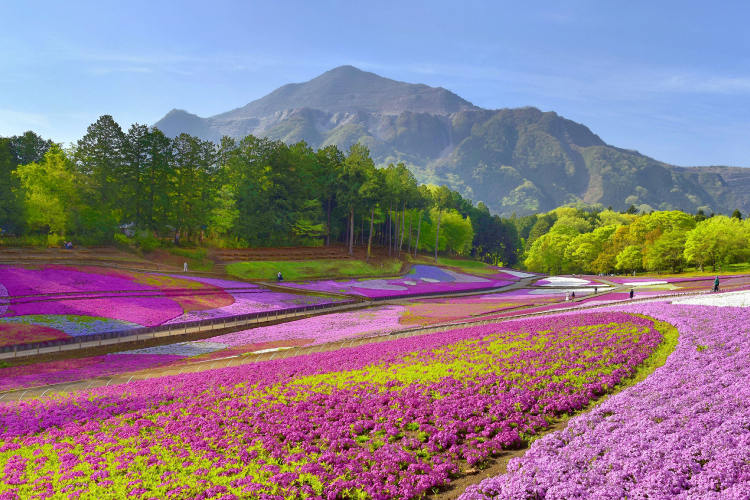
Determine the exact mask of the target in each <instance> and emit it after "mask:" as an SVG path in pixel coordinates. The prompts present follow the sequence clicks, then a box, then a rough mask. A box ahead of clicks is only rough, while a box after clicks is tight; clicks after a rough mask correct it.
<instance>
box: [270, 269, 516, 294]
mask: <svg viewBox="0 0 750 500" xmlns="http://www.w3.org/2000/svg"><path fill="white" fill-rule="evenodd" d="M514 281H515V278H513V277H507V276H506V277H505V279H495V278H482V277H478V276H472V275H469V274H463V273H457V272H455V271H451V270H448V269H441V268H439V267H435V266H425V265H416V266H414V267H412V270H411V272H410V273H409V274H407V275H406V276H403V277H401V278H391V279H371V280H360V281H358V280H348V281H333V280H327V281H315V282H310V283H283V285H284V286H291V287H294V288H300V289H303V290H311V291H318V292H328V293H347V294H355V295H363V296H365V297H371V298H376V297H392V296H395V295H414V294H420V293H432V292H459V291H471V290H475V289H482V288H494V287H502V286H507V285H510V284H512V283H513V282H514Z"/></svg>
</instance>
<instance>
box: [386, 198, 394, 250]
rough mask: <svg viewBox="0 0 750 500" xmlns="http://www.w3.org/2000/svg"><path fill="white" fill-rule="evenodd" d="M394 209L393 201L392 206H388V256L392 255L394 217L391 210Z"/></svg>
mask: <svg viewBox="0 0 750 500" xmlns="http://www.w3.org/2000/svg"><path fill="white" fill-rule="evenodd" d="M392 210H393V202H391V205H390V207H388V224H387V226H388V227H387V230H388V257H390V256H391V222H392V220H393V217H392V216H391V215H392V214H391V211H392Z"/></svg>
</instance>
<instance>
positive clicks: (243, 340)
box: [197, 306, 406, 347]
mask: <svg viewBox="0 0 750 500" xmlns="http://www.w3.org/2000/svg"><path fill="white" fill-rule="evenodd" d="M404 311H405V308H404V307H402V306H385V307H378V308H375V309H366V310H363V311H351V312H343V313H333V314H326V315H323V316H315V317H312V318H306V319H301V320H297V321H292V322H289V323H282V324H280V325H271V326H262V327H259V328H252V329H250V330H244V331H241V332H235V333H228V334H226V335H219V336H217V337H212V338H210V339H205V340H199V341H197V342H215V343H221V344H226V345H228V346H230V347H237V346H241V345H246V344H257V343H261V342H275V341H282V340H291V339H295V338H304V339H314V341H313V342H311V344H324V343H326V342H337V341H340V340H344V339H347V338H353V337H364V336H371V335H377V334H382V333H387V332H391V331H396V330H401V329H403V328H406V327H405V326H404V325H401V324H399V318H400V317H401V315H402V314H403V313H404Z"/></svg>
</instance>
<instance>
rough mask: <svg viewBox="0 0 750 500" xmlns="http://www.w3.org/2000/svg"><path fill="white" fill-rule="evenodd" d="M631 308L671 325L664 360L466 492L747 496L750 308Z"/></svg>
mask: <svg viewBox="0 0 750 500" xmlns="http://www.w3.org/2000/svg"><path fill="white" fill-rule="evenodd" d="M736 305H739V304H736ZM627 310H628V311H635V312H640V313H643V314H648V315H650V316H653V317H655V318H658V319H661V320H663V321H668V322H670V323H672V324H674V325H675V326H676V327H677V329H678V331H679V332H680V337H679V342H678V346H677V349H676V351H675V352H674V353H673V354H672V355H671V356H670V357H669V358H668V360H667V362H666V364H665V365H664V366H663V367H661V368H659V369H657V370H656V371H655V372H654V373H653V374H651V375H650V376H649V377H648V378H647V379H646V380H644V381H643V382H640V383H638V384H637V385H635V386H634V387H632V388H630V389H627V390H626V391H623V392H622V393H620V394H618V395H616V396H614V397H612V398H610V399H609V400H607V401H606V402H604V403H603V404H602V405H601V406H599V407H597V408H596V409H595V410H594V411H592V412H590V413H587V414H584V415H581V416H579V417H576V418H574V419H572V420H571V421H570V423H569V424H568V427H567V428H566V429H565V430H564V431H560V432H556V433H554V434H550V435H548V436H546V437H544V438H542V439H540V440H538V441H536V442H535V443H534V444H533V445H532V446H531V449H530V450H529V451H528V452H527V453H526V454H525V455H524V456H523V457H522V458H517V459H513V460H511V462H510V463H509V465H508V474H506V475H503V476H499V477H495V478H491V479H487V480H485V481H483V482H482V483H480V484H479V485H477V486H473V487H469V489H467V492H466V493H465V494H464V495H463V496H462V497H461V498H462V499H463V500H480V499H489V498H492V499H540V500H542V499H545V500H553V499H563V498H566V499H567V498H612V499H615V498H665V499H666V498H670V499H687V498H730V499H746V498H750V465H748V464H750V431H749V430H748V423H749V422H750V413H748V409H747V402H748V401H750V338H748V335H747V325H748V323H750V311H748V310H747V309H746V308H742V307H731V306H729V307H721V308H719V307H711V306H702V305H669V304H666V303H651V304H634V305H632V306H630V307H628V308H627Z"/></svg>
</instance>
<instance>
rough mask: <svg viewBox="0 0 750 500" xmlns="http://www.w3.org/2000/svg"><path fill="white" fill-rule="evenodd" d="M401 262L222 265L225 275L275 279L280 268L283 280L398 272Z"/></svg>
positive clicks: (307, 262) (294, 262)
mask: <svg viewBox="0 0 750 500" xmlns="http://www.w3.org/2000/svg"><path fill="white" fill-rule="evenodd" d="M400 269H401V263H400V262H398V261H388V262H386V263H384V264H383V268H382V269H381V267H380V265H377V266H374V265H371V264H365V263H364V262H362V261H360V260H345V261H337V260H305V261H266V262H236V263H233V264H229V265H228V266H227V267H226V270H227V274H229V275H231V276H237V277H239V278H245V279H265V280H275V279H276V274H277V273H278V272H279V271H281V274H282V275H283V276H284V279H285V280H290V281H296V280H304V279H309V278H347V277H350V276H393V275H395V274H398V272H399V270H400Z"/></svg>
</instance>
